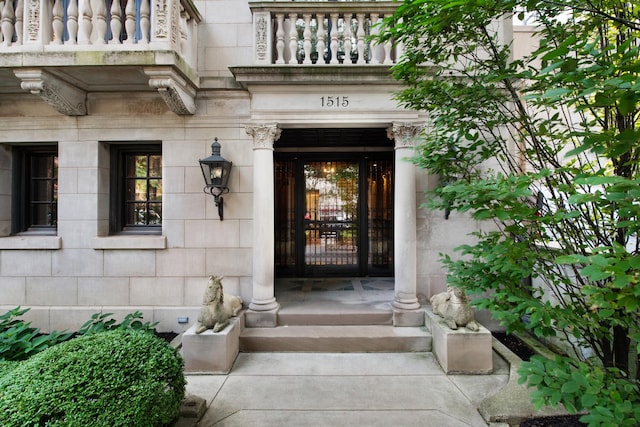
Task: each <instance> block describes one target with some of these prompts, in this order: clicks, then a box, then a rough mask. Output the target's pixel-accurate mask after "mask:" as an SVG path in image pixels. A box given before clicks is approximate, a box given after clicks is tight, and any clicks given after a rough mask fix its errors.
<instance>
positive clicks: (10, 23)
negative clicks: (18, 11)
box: [0, 0, 16, 46]
mask: <svg viewBox="0 0 640 427" xmlns="http://www.w3.org/2000/svg"><path fill="white" fill-rule="evenodd" d="M0 16H2V19H1V20H0V29H1V30H2V34H1V35H0V39H2V44H4V45H5V46H10V45H11V42H12V40H13V31H14V29H15V27H14V21H15V18H16V15H15V11H14V10H13V1H12V0H7V1H5V4H4V6H3V7H2V9H1V10H0Z"/></svg>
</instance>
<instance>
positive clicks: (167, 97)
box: [144, 68, 196, 115]
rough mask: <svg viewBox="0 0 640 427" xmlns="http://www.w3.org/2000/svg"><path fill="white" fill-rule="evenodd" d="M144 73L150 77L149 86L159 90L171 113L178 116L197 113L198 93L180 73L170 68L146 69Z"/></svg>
mask: <svg viewBox="0 0 640 427" xmlns="http://www.w3.org/2000/svg"><path fill="white" fill-rule="evenodd" d="M144 73H145V74H146V75H147V76H149V86H151V87H152V88H154V89H158V92H160V95H161V96H162V99H163V100H164V102H166V103H167V105H168V106H169V108H170V109H171V111H173V112H174V113H176V114H178V115H193V114H195V113H196V102H195V96H196V91H195V89H194V88H193V87H192V86H191V85H189V84H187V82H186V81H185V80H184V79H183V78H182V77H180V76H179V75H178V73H176V72H175V71H174V70H172V69H169V68H165V69H157V68H145V70H144Z"/></svg>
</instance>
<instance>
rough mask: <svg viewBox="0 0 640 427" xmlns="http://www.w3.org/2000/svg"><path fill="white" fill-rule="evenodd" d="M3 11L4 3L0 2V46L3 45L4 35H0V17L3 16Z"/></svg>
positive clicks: (0, 30) (0, 25) (0, 29)
mask: <svg viewBox="0 0 640 427" xmlns="http://www.w3.org/2000/svg"><path fill="white" fill-rule="evenodd" d="M3 9H4V1H3V0H0V43H1V44H4V35H3V34H2V17H3V16H4V15H3V13H2V10H3ZM7 46H8V45H7Z"/></svg>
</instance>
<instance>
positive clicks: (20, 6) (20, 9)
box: [14, 0, 24, 45]
mask: <svg viewBox="0 0 640 427" xmlns="http://www.w3.org/2000/svg"><path fill="white" fill-rule="evenodd" d="M15 14H16V25H15V29H16V42H15V43H14V44H16V45H21V44H22V29H23V25H22V24H23V22H24V0H18V3H16V10H15Z"/></svg>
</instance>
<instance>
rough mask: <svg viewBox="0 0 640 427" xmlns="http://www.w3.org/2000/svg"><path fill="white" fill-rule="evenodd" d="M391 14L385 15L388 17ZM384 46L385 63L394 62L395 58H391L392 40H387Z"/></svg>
mask: <svg viewBox="0 0 640 427" xmlns="http://www.w3.org/2000/svg"><path fill="white" fill-rule="evenodd" d="M389 16H390V15H388V14H387V15H385V16H384V17H385V18H388V17H389ZM383 47H384V64H386V65H390V64H393V60H392V59H391V47H392V45H391V42H390V41H388V42H385V43H384V46H383Z"/></svg>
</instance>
